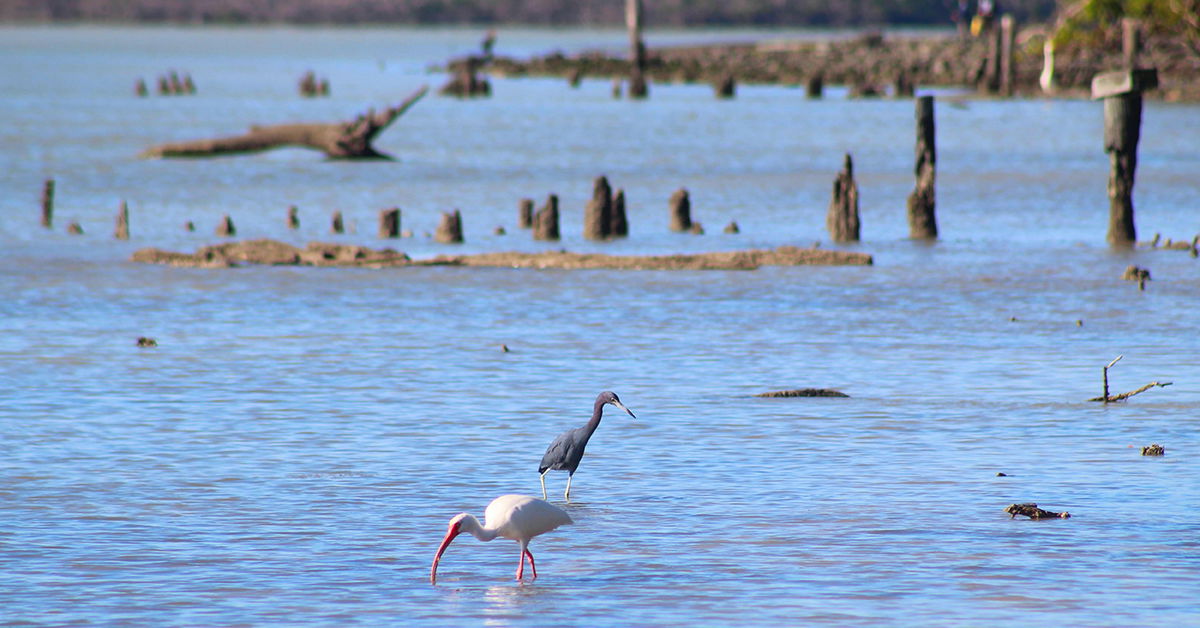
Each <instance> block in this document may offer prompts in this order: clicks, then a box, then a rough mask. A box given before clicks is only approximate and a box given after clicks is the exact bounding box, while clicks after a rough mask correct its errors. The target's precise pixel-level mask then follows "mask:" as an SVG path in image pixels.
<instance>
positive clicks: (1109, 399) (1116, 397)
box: [1088, 355, 1171, 403]
mask: <svg viewBox="0 0 1200 628" xmlns="http://www.w3.org/2000/svg"><path fill="white" fill-rule="evenodd" d="M1123 357H1125V356H1124V355H1119V356H1117V357H1115V358H1113V361H1112V362H1109V363H1108V364H1106V365H1105V366H1104V395H1103V396H1101V397H1092V398H1091V399H1088V401H1103V402H1104V403H1113V402H1116V401H1124V400H1126V399H1128V398H1130V397H1132V396H1134V395H1136V394H1138V393H1144V392H1146V391H1147V390H1150V389H1151V388H1155V387H1158V388H1162V387H1164V386H1170V385H1171V382H1150V383H1149V384H1146V385H1145V386H1142V387H1141V388H1139V389H1137V390H1131V391H1129V392H1127V393H1121V394H1119V395H1109V394H1108V369H1110V368H1112V366H1113V365H1114V364H1116V363H1117V362H1118V361H1120V359H1121V358H1123Z"/></svg>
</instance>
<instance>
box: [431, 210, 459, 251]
mask: <svg viewBox="0 0 1200 628" xmlns="http://www.w3.org/2000/svg"><path fill="white" fill-rule="evenodd" d="M433 239H434V241H436V242H441V243H442V244H458V243H460V242H462V241H463V233H462V213H461V212H459V211H458V210H457V209H456V210H454V211H452V212H442V221H441V222H440V223H439V224H438V228H437V231H435V232H434V234H433Z"/></svg>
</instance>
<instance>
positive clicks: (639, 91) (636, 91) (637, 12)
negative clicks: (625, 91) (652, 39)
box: [625, 0, 649, 98]
mask: <svg viewBox="0 0 1200 628" xmlns="http://www.w3.org/2000/svg"><path fill="white" fill-rule="evenodd" d="M625 27H626V28H628V29H629V97H630V98H645V97H646V96H647V95H648V91H649V90H648V88H647V86H646V76H645V72H646V44H645V43H644V42H642V1H641V0H625Z"/></svg>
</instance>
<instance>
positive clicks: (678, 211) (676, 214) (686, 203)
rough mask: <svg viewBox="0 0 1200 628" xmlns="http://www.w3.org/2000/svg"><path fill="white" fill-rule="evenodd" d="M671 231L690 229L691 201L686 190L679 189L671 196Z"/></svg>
mask: <svg viewBox="0 0 1200 628" xmlns="http://www.w3.org/2000/svg"><path fill="white" fill-rule="evenodd" d="M670 205H671V231H688V230H690V229H691V228H692V200H691V198H689V197H688V191H687V188H679V189H678V190H675V193H674V194H672V195H671V199H670Z"/></svg>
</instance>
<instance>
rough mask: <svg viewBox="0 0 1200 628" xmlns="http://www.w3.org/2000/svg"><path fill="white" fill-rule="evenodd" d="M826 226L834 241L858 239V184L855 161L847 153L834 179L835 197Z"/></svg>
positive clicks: (855, 240)
mask: <svg viewBox="0 0 1200 628" xmlns="http://www.w3.org/2000/svg"><path fill="white" fill-rule="evenodd" d="M825 226H826V228H827V229H829V237H830V238H832V239H833V241H834V242H857V241H858V185H857V184H856V183H855V182H854V162H853V160H851V158H850V153H846V162H845V164H844V165H843V166H842V171H841V172H839V173H838V175H837V178H836V179H834V181H833V198H832V199H831V200H830V201H829V212H828V214H826V216H825Z"/></svg>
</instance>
